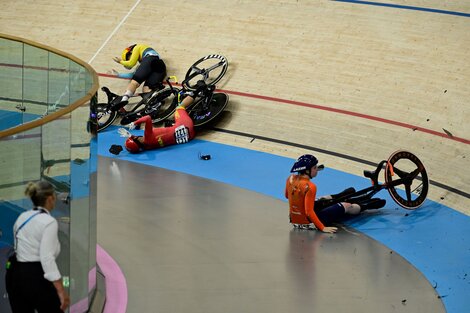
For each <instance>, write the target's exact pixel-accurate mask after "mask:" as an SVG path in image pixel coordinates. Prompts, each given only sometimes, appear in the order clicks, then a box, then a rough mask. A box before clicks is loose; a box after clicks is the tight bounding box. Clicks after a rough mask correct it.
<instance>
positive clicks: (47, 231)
mask: <svg viewBox="0 0 470 313" xmlns="http://www.w3.org/2000/svg"><path fill="white" fill-rule="evenodd" d="M25 194H26V195H27V196H28V197H29V198H31V201H32V202H33V204H34V208H33V209H32V210H29V211H26V212H23V213H22V214H21V215H20V216H19V217H18V219H17V220H16V222H15V225H14V227H13V234H14V237H15V251H16V260H14V261H13V262H11V264H10V267H9V269H8V270H7V273H6V277H5V278H6V289H7V293H8V298H9V300H10V306H11V309H12V312H13V313H17V312H18V313H33V312H34V310H37V312H38V313H62V312H63V311H65V309H66V308H67V307H68V305H69V303H70V298H69V295H68V294H67V292H66V291H65V289H64V287H63V284H62V277H61V275H60V272H59V269H58V268H57V263H56V258H57V256H58V255H59V253H60V243H59V238H58V229H59V227H58V223H57V220H56V219H55V218H53V217H52V216H51V214H50V212H51V211H52V210H53V209H54V206H55V201H56V197H55V191H54V187H53V186H52V185H51V184H50V183H48V182H46V181H39V182H37V183H32V182H30V183H29V184H28V186H27V187H26V190H25Z"/></svg>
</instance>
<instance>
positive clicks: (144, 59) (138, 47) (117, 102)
mask: <svg viewBox="0 0 470 313" xmlns="http://www.w3.org/2000/svg"><path fill="white" fill-rule="evenodd" d="M113 60H114V61H115V62H117V63H119V64H121V65H123V66H124V67H125V68H127V69H132V68H133V67H134V66H135V65H136V64H137V62H140V66H139V67H138V68H137V70H136V71H135V73H134V74H133V75H132V79H131V81H130V82H129V84H128V85H127V89H126V92H125V93H124V95H122V96H120V97H116V98H115V99H114V100H113V102H112V106H113V108H115V109H118V108H121V107H123V106H125V105H126V104H127V103H128V100H129V98H130V97H132V96H133V95H134V93H135V91H136V90H137V88H139V86H140V85H141V84H142V83H143V82H145V84H144V86H143V87H142V92H144V93H145V92H149V91H151V90H154V89H158V88H160V87H162V88H163V80H164V79H165V77H166V66H165V62H163V60H162V59H160V55H159V54H158V53H157V52H156V51H155V50H154V49H153V48H151V47H149V46H147V45H144V44H135V45H132V46H129V47H127V48H126V49H124V51H122V56H121V58H119V57H114V58H113Z"/></svg>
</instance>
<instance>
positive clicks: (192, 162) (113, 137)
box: [98, 128, 470, 313]
mask: <svg viewBox="0 0 470 313" xmlns="http://www.w3.org/2000/svg"><path fill="white" fill-rule="evenodd" d="M139 132H140V133H141V131H139ZM139 132H136V133H139ZM123 142H124V139H123V138H120V137H119V135H118V134H117V131H116V128H111V129H110V130H109V131H106V132H103V133H100V134H99V138H98V154H99V155H101V156H105V157H111V158H115V159H120V160H126V161H131V162H137V163H141V164H147V165H150V166H156V167H160V168H165V169H169V170H174V171H179V172H183V173H186V174H191V175H195V176H199V177H203V178H207V179H211V180H215V181H219V182H223V183H227V184H231V185H234V186H237V187H240V188H245V189H249V190H252V191H255V192H259V193H261V194H265V195H268V196H271V197H274V198H277V199H281V200H283V201H286V200H285V198H284V186H285V180H286V178H287V176H288V175H289V170H290V168H291V166H292V163H293V160H292V159H289V158H284V157H280V156H276V155H271V154H268V153H264V152H259V151H252V150H248V149H243V148H237V147H232V146H228V145H223V144H217V143H212V142H208V141H203V140H198V139H195V140H193V141H191V142H189V143H187V144H184V145H179V146H170V147H166V148H164V149H158V150H152V151H146V152H145V153H141V154H130V153H128V152H127V151H125V150H124V151H122V152H121V153H120V154H119V155H118V156H115V155H113V154H111V153H109V151H108V149H109V147H110V146H111V144H120V145H123ZM201 153H202V154H210V155H211V160H209V161H204V160H200V159H199V157H198V156H199V154H201ZM320 162H322V163H324V164H325V166H327V167H328V160H320ZM370 169H371V170H372V169H374V168H370ZM123 179H125V177H123ZM315 182H316V184H317V186H318V194H319V195H321V194H330V193H334V192H337V191H339V190H342V189H344V188H346V187H349V186H354V187H355V188H356V189H361V188H365V187H368V186H369V185H370V183H369V180H368V179H365V178H364V177H359V176H355V175H352V174H348V173H344V172H340V171H337V170H333V169H329V168H326V169H325V170H324V171H323V172H322V173H321V174H320V175H319V176H318V177H316V178H315ZM378 196H379V197H381V198H384V199H386V200H387V205H386V207H385V208H383V209H381V210H378V211H377V212H368V213H365V214H362V215H361V216H359V217H355V218H352V219H350V220H348V221H346V224H347V225H350V226H351V227H353V228H355V229H357V230H359V231H361V232H362V233H364V234H366V235H368V236H370V237H371V238H374V239H375V240H377V241H379V242H381V243H383V244H385V245H386V246H387V247H389V248H390V249H391V250H393V251H395V252H396V253H398V254H400V255H401V256H402V257H404V258H405V259H407V260H408V261H409V262H410V263H411V264H413V265H414V266H415V267H416V268H417V269H418V270H419V271H420V272H421V273H422V274H423V275H424V276H425V277H426V278H427V279H428V281H429V282H430V284H431V285H433V286H436V285H437V286H436V291H437V292H438V294H439V295H440V296H441V297H442V301H443V303H444V305H445V307H446V310H447V312H449V313H461V312H467V311H468V308H469V307H470V299H469V298H468V295H469V294H470V217H469V216H467V215H464V214H462V213H460V212H457V211H455V210H453V209H451V208H449V207H447V206H444V205H442V204H439V203H437V202H434V201H430V200H427V201H426V202H425V204H424V205H423V206H422V207H421V208H419V209H417V210H415V211H407V210H404V209H402V208H400V207H398V205H396V204H395V203H394V202H393V200H392V199H391V198H390V197H389V195H388V193H387V192H386V191H381V192H380V193H379V194H378ZM286 212H287V205H286ZM286 214H287V213H286ZM287 222H288V221H287V218H286V223H287Z"/></svg>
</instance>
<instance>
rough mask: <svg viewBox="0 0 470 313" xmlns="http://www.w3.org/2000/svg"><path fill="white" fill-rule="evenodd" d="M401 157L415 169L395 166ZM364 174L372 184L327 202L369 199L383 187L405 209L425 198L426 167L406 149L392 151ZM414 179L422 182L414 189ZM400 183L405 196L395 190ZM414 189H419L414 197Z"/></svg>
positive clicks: (418, 203) (416, 206) (426, 188)
mask: <svg viewBox="0 0 470 313" xmlns="http://www.w3.org/2000/svg"><path fill="white" fill-rule="evenodd" d="M403 159H406V160H408V161H411V162H412V163H413V164H414V165H416V169H415V170H413V171H411V172H405V171H402V170H400V169H399V168H398V167H396V166H395V164H396V163H397V162H398V161H399V160H403ZM383 168H385V182H384V183H380V182H379V178H378V177H379V173H380V172H381V171H382V169H383ZM420 174H421V175H422V177H421V179H418V177H417V176H418V175H420ZM395 175H397V176H399V178H398V179H395V180H393V179H392V176H395ZM364 176H365V177H367V178H369V179H370V180H371V182H372V186H370V187H367V188H364V189H361V190H358V191H356V192H354V193H352V194H348V195H345V196H341V197H338V198H336V199H334V200H330V201H329V203H328V204H329V205H333V204H335V203H339V202H354V201H355V200H356V201H357V200H359V199H361V200H367V199H371V198H372V196H374V195H375V194H376V193H378V192H379V191H381V190H383V189H387V190H388V192H389V194H390V196H391V197H392V199H393V200H394V201H395V202H396V203H397V204H398V205H400V206H402V207H403V208H405V209H410V210H413V209H416V208H418V207H419V206H421V205H422V204H423V202H424V201H425V200H426V196H427V193H428V187H429V181H428V177H427V173H426V169H425V168H424V165H423V163H422V162H421V161H420V160H419V159H418V158H417V157H416V156H415V155H414V154H412V153H410V152H408V151H396V152H394V153H393V154H392V155H391V156H390V158H389V159H388V160H383V161H381V162H380V163H379V164H378V165H377V168H376V169H375V171H366V170H364ZM415 179H418V180H421V181H422V182H421V184H420V185H419V186H418V187H416V188H415V189H414V190H411V185H412V183H413V180H415ZM401 185H403V186H405V195H406V197H405V198H404V197H402V196H401V195H399V194H398V192H397V190H396V187H398V186H401ZM414 191H419V195H418V197H417V198H415V199H413V198H412V193H413V192H414Z"/></svg>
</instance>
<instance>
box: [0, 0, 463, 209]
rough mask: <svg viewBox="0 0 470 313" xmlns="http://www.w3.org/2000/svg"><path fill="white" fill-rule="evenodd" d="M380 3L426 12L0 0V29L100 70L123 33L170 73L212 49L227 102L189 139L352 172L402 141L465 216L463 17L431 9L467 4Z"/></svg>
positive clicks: (304, 4) (109, 64) (212, 0)
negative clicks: (224, 69) (214, 127)
mask: <svg viewBox="0 0 470 313" xmlns="http://www.w3.org/2000/svg"><path fill="white" fill-rule="evenodd" d="M380 2H382V3H384V4H387V3H392V2H391V1H384V0H381V1H380ZM393 3H394V4H397V5H406V6H413V7H428V8H433V9H436V10H434V11H432V10H428V11H426V10H425V11H423V10H410V9H405V8H399V7H387V6H377V5H370V4H369V5H367V4H364V3H351V2H341V1H287V0H284V1H271V0H270V1H267V0H264V1H220V0H218V1H217V0H204V1H201V0H198V1H191V2H182V1H149V0H136V1H109V0H103V1H83V0H79V1H76V0H74V1H71V0H64V1H60V2H59V1H45V0H37V1H34V2H33V1H19V2H18V1H16V2H13V1H11V0H4V1H3V2H2V4H3V5H2V11H1V12H0V17H1V18H0V29H1V31H2V32H3V33H7V34H10V35H15V36H20V37H24V38H28V39H31V40H34V41H37V42H40V43H43V44H46V45H49V46H52V47H55V48H58V49H61V50H63V51H65V52H68V53H71V54H73V55H75V56H77V57H79V58H81V59H83V60H85V61H88V62H89V63H90V64H91V65H92V66H93V67H94V68H95V69H96V71H97V72H98V73H100V74H106V73H107V72H109V70H111V69H112V68H115V69H118V70H120V71H122V70H123V69H121V68H119V67H118V65H116V64H115V63H114V62H113V61H112V57H113V56H117V55H120V52H121V50H122V49H123V48H124V47H125V46H127V45H129V44H132V43H136V42H142V43H148V44H149V45H151V46H153V47H154V48H156V49H157V51H159V53H160V54H161V55H162V57H163V58H164V60H165V61H166V63H167V66H168V73H169V74H175V75H177V76H178V77H180V78H182V77H184V73H185V72H186V70H187V68H188V66H189V65H191V64H192V63H193V62H194V61H195V60H197V59H198V58H199V57H201V56H204V55H206V54H210V53H220V54H223V55H225V56H226V57H227V58H228V59H229V62H230V68H229V72H228V73H227V75H226V76H225V78H224V79H223V80H222V82H221V83H222V85H220V86H218V87H219V88H221V89H224V90H227V91H228V92H230V93H231V102H230V107H229V111H230V112H229V114H227V116H226V118H225V119H224V121H223V122H222V123H221V124H219V125H218V128H220V129H223V131H220V130H219V131H209V132H205V133H203V134H201V137H200V138H202V139H207V140H212V141H217V142H222V143H227V144H231V145H236V146H242V147H247V148H250V149H255V150H261V151H266V152H270V153H274V154H279V155H283V156H288V157H292V158H295V157H297V156H298V155H300V154H302V153H305V152H313V153H315V154H316V155H317V156H318V157H319V158H320V159H321V161H322V162H324V163H325V164H326V165H327V166H329V167H333V168H336V169H339V170H343V171H347V172H350V173H354V174H357V175H361V173H362V170H363V169H372V167H371V165H370V163H378V162H379V161H380V160H382V159H386V158H387V157H388V156H389V155H390V154H391V153H392V152H393V151H395V150H398V149H405V150H409V151H412V152H414V153H415V154H416V155H418V157H419V158H421V160H422V161H423V162H424V164H425V165H426V168H427V170H428V173H429V176H430V179H431V180H432V182H433V185H432V188H431V191H430V198H431V199H433V200H435V201H438V202H442V203H444V204H446V205H448V206H450V207H452V208H455V209H457V210H459V211H461V212H464V213H466V214H470V166H469V165H470V164H469V158H470V155H469V152H470V123H469V121H470V107H469V105H468V103H467V100H468V96H469V94H470V63H469V62H468V60H469V58H468V57H469V54H468V51H469V50H470V23H469V21H470V19H469V16H468V14H467V15H465V14H464V15H454V14H445V12H444V11H452V12H470V3H469V2H467V1H464V0H460V1H454V2H452V3H445V4H443V3H442V1H437V0H432V1H424V0H409V1H408V0H396V1H393ZM439 10H442V11H439ZM100 83H101V85H106V86H109V87H110V88H111V89H112V90H114V91H117V92H118V93H119V92H121V91H124V88H125V85H126V81H124V80H119V79H115V78H110V77H107V76H106V75H102V77H101V78H100ZM253 138H256V139H255V140H253ZM262 138H264V140H263V139H262ZM270 139H275V140H277V143H276V142H274V141H271V140H270ZM279 141H280V142H279ZM308 147H311V149H308ZM316 149H322V150H323V151H324V152H325V153H319V152H316V151H315V150H316Z"/></svg>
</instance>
